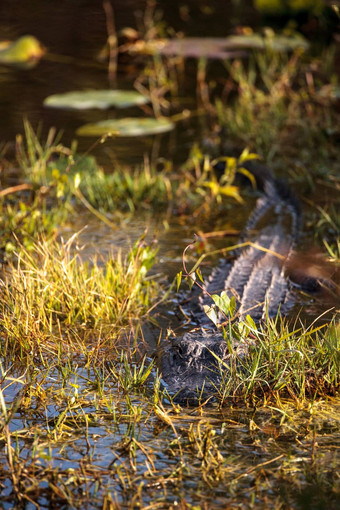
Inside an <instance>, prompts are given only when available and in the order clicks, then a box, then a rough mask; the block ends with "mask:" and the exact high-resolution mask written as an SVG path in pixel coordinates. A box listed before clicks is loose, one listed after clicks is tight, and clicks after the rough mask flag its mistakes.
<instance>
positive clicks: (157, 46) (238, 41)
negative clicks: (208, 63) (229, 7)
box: [129, 33, 309, 60]
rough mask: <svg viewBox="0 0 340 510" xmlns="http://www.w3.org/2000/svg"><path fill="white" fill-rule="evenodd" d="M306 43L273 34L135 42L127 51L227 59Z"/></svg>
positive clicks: (299, 39) (295, 37) (284, 49)
mask: <svg viewBox="0 0 340 510" xmlns="http://www.w3.org/2000/svg"><path fill="white" fill-rule="evenodd" d="M308 47H309V44H308V42H307V41H306V39H304V38H303V37H302V36H291V37H287V36H282V35H276V34H274V33H273V34H269V35H267V34H266V35H265V36H263V35H261V34H247V35H232V36H229V37H184V38H177V39H156V40H153V41H137V42H136V43H133V44H132V45H131V48H130V50H129V51H130V52H131V53H142V54H143V53H144V54H157V53H159V54H161V55H165V56H172V55H176V56H180V57H183V58H188V57H192V58H201V57H204V58H209V59H221V60H223V59H230V58H238V57H243V56H246V55H247V53H245V52H246V51H247V50H266V49H268V48H270V49H271V50H272V51H279V52H282V51H292V50H295V49H296V48H303V49H305V50H306V49H307V48H308Z"/></svg>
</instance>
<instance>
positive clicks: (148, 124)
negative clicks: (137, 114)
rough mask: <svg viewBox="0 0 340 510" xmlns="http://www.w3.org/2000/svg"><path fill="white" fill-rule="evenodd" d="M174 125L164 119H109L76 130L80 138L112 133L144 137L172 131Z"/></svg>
mask: <svg viewBox="0 0 340 510" xmlns="http://www.w3.org/2000/svg"><path fill="white" fill-rule="evenodd" d="M174 127H175V124H174V123H173V122H171V120H169V119H166V118H164V117H163V118H160V119H153V118H145V117H142V118H133V117H126V118H124V119H109V120H102V121H100V122H96V123H94V124H84V125H83V126H81V127H80V128H79V129H77V135H80V136H102V135H107V134H109V133H112V134H113V135H115V136H146V135H156V134H159V133H166V132H167V131H171V130H172V129H174Z"/></svg>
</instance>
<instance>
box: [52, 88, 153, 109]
mask: <svg viewBox="0 0 340 510" xmlns="http://www.w3.org/2000/svg"><path fill="white" fill-rule="evenodd" d="M148 101H149V99H148V98H147V97H145V96H143V95H142V94H140V93H139V92H136V91H135V90H78V91H73V92H66V93H65V94H54V95H52V96H48V97H46V99H45V100H44V105H45V106H49V107H51V108H67V109H72V110H88V109H90V108H99V109H100V110H106V109H107V108H110V107H111V106H115V107H116V108H128V107H130V106H136V105H142V104H145V103H147V102H148Z"/></svg>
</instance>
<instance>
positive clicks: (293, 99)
mask: <svg viewBox="0 0 340 510" xmlns="http://www.w3.org/2000/svg"><path fill="white" fill-rule="evenodd" d="M332 58H334V55H333V56H332V55H330V52H328V54H327V53H326V54H325V55H324V56H323V58H320V59H314V60H313V59H311V58H308V57H306V55H304V54H303V53H301V52H299V51H297V52H295V53H293V54H292V55H291V56H289V55H285V54H272V53H270V52H266V53H256V52H255V53H254V54H253V56H252V57H251V58H250V59H249V62H242V61H239V60H235V61H234V62H233V63H231V64H227V69H228V72H229V78H228V81H227V85H226V94H227V98H228V99H229V101H228V103H227V102H226V101H225V100H222V99H217V100H216V102H215V106H216V114H217V118H218V122H219V125H220V126H221V127H223V126H224V127H225V130H226V132H227V133H228V135H229V136H230V137H231V138H232V139H234V140H237V143H240V142H241V143H242V144H243V145H246V146H249V147H250V148H251V149H253V148H256V151H257V152H258V153H259V154H261V156H264V158H265V159H266V160H267V161H270V160H271V159H273V158H275V156H276V154H277V153H280V154H284V153H287V156H288V158H290V159H291V160H292V163H293V160H294V158H296V157H297V154H300V157H301V154H305V155H306V157H307V151H312V152H314V151H315V148H316V147H317V149H318V164H319V166H320V158H321V156H322V158H321V159H323V160H325V161H326V160H328V161H331V160H332V155H331V153H329V152H328V151H329V150H330V149H331V147H330V144H329V139H330V137H331V136H332V134H331V133H333V134H334V133H335V132H336V131H337V127H336V126H337V125H338V114H337V113H336V110H335V109H334V108H333V106H332V104H333V101H332V99H331V97H330V96H329V95H327V93H325V94H322V93H321V90H323V87H324V88H325V90H326V89H327V87H328V86H329V83H330V82H331V81H333V82H334V80H336V77H335V76H332V74H331V73H332V71H331V70H330V68H329V65H328V64H327V63H329V60H330V59H332ZM331 69H332V68H331ZM327 147H328V151H327ZM297 151H298V152H297ZM308 163H309V164H312V165H313V162H312V161H311V158H310V154H309V160H308ZM293 165H294V163H293ZM309 170H310V169H309ZM313 170H314V165H313ZM316 171H317V170H316V169H315V172H316Z"/></svg>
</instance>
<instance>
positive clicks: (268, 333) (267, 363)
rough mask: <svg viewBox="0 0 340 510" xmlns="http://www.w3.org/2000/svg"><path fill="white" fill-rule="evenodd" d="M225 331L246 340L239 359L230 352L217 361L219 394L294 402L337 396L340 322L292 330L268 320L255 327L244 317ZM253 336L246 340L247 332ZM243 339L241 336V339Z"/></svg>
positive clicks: (339, 386) (239, 340)
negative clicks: (245, 349) (219, 365)
mask: <svg viewBox="0 0 340 510" xmlns="http://www.w3.org/2000/svg"><path fill="white" fill-rule="evenodd" d="M226 333H227V334H232V335H233V336H234V338H235V339H236V341H238V342H244V341H246V342H248V343H249V351H248V353H247V354H245V355H242V356H241V357H240V356H238V355H237V353H236V352H233V353H232V354H231V357H230V361H228V364H226V363H223V362H222V371H223V379H224V382H223V384H222V386H221V388H220V389H219V388H217V390H218V393H219V398H222V400H223V399H224V398H226V399H227V400H230V399H231V400H232V399H233V398H235V399H236V401H237V400H238V399H241V400H242V401H245V402H247V401H248V402H249V401H259V402H260V403H262V404H263V403H265V402H266V400H267V399H269V400H271V399H273V398H274V400H275V399H278V401H280V399H281V398H291V399H294V400H295V401H298V402H304V401H306V400H313V399H315V398H320V397H326V396H327V395H332V394H333V395H336V394H337V392H338V391H339V389H340V377H339V374H340V336H339V324H338V323H337V322H336V320H334V322H333V323H331V324H329V325H324V326H315V327H313V326H311V327H309V328H307V327H304V326H301V327H299V328H297V329H295V330H294V329H293V330H292V328H291V326H288V325H285V323H284V322H282V320H280V317H279V316H278V320H277V321H273V320H267V324H266V325H264V326H262V327H261V328H260V327H256V325H255V324H254V323H253V322H252V320H251V319H249V322H248V324H247V323H239V324H238V325H237V326H235V327H234V328H232V329H231V330H230V331H228V332H226ZM249 334H251V335H252V339H249V338H248V339H247V337H248V335H249ZM242 338H243V340H242Z"/></svg>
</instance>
